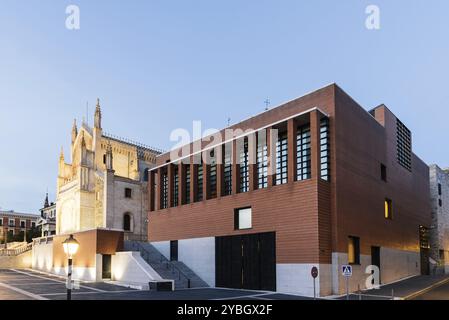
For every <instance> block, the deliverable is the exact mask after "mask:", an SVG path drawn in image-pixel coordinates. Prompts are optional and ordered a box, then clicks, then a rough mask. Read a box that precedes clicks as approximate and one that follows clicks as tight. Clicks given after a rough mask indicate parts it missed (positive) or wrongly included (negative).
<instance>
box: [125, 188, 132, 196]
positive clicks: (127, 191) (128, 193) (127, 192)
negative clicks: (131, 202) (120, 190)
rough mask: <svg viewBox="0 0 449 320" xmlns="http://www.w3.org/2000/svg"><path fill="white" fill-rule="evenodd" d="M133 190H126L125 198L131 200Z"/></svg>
mask: <svg viewBox="0 0 449 320" xmlns="http://www.w3.org/2000/svg"><path fill="white" fill-rule="evenodd" d="M131 195H132V190H131V188H125V198H131Z"/></svg>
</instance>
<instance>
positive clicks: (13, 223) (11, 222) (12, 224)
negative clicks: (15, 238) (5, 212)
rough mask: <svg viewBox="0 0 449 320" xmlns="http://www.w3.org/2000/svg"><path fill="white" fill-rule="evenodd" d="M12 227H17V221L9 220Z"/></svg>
mask: <svg viewBox="0 0 449 320" xmlns="http://www.w3.org/2000/svg"><path fill="white" fill-rule="evenodd" d="M8 225H9V226H10V227H14V226H15V225H16V221H15V220H14V219H9V224H8Z"/></svg>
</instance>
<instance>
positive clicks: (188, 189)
mask: <svg viewBox="0 0 449 320" xmlns="http://www.w3.org/2000/svg"><path fill="white" fill-rule="evenodd" d="M184 168H185V172H186V185H185V188H184V190H185V199H186V204H188V203H190V165H185V167H184Z"/></svg>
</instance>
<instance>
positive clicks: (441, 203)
mask: <svg viewBox="0 0 449 320" xmlns="http://www.w3.org/2000/svg"><path fill="white" fill-rule="evenodd" d="M438 205H439V206H440V207H442V206H443V200H441V199H438Z"/></svg>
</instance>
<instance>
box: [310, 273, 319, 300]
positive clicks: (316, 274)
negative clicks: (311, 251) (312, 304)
mask: <svg viewBox="0 0 449 320" xmlns="http://www.w3.org/2000/svg"><path fill="white" fill-rule="evenodd" d="M310 274H311V275H312V278H313V299H314V300H316V286H315V280H316V278H317V277H318V268H317V267H315V266H313V267H312V270H310Z"/></svg>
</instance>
